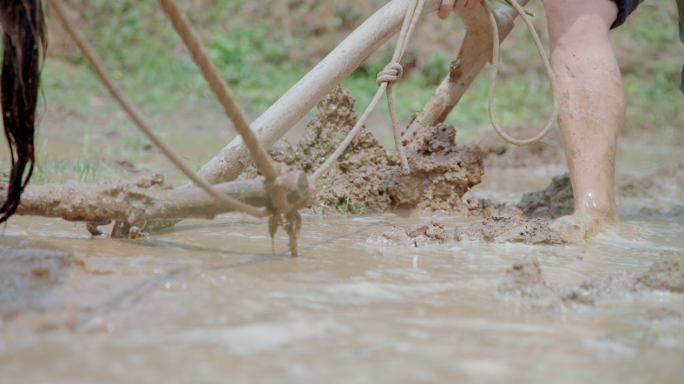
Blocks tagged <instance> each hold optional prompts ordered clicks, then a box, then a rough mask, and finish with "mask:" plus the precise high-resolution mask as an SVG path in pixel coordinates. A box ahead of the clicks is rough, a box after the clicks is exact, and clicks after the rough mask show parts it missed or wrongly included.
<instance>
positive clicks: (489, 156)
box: [473, 124, 564, 168]
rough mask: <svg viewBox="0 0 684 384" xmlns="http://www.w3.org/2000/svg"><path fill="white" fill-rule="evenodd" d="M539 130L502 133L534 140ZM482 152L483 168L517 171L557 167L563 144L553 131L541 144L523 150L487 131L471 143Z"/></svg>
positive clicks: (526, 127) (523, 128)
mask: <svg viewBox="0 0 684 384" xmlns="http://www.w3.org/2000/svg"><path fill="white" fill-rule="evenodd" d="M542 129H543V127H542V126H535V125H530V124H527V125H518V126H514V127H510V128H507V129H506V133H508V134H509V135H511V136H512V137H515V138H520V139H523V138H528V137H533V136H536V135H537V134H538V133H539V132H540V131H541V130H542ZM473 143H475V144H477V145H478V146H479V147H480V148H481V149H482V154H483V156H484V164H485V167H487V168H521V167H532V166H539V165H546V164H561V163H562V162H563V159H564V155H563V154H562V146H563V141H562V139H561V136H560V133H559V132H558V130H556V129H553V130H551V131H550V132H549V134H548V135H546V137H545V138H544V140H543V141H541V142H539V143H536V144H533V145H528V146H524V147H517V146H515V145H513V144H509V143H508V142H506V141H505V140H504V139H502V138H501V136H499V134H498V133H496V131H495V130H493V129H490V130H488V131H486V132H484V133H482V134H480V135H479V136H478V137H476V138H475V140H473Z"/></svg>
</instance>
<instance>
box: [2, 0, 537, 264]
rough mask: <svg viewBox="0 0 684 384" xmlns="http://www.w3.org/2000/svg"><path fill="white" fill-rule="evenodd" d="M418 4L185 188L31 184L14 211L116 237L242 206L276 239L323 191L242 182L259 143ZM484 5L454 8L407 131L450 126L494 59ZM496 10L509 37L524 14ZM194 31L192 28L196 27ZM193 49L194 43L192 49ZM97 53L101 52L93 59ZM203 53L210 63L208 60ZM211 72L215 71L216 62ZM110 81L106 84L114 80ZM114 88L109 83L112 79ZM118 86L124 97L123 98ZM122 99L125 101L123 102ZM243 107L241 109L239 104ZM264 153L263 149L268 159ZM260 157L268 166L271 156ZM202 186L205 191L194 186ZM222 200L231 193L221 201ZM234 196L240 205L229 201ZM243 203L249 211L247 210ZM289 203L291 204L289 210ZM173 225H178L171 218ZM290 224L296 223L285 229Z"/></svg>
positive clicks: (434, 4) (380, 21) (429, 3)
mask: <svg viewBox="0 0 684 384" xmlns="http://www.w3.org/2000/svg"><path fill="white" fill-rule="evenodd" d="M415 1H416V0H393V1H391V2H390V3H388V4H387V5H385V6H384V7H383V8H381V9H380V10H379V11H377V12H376V13H375V14H374V15H373V16H371V17H370V18H369V19H368V20H366V21H365V22H364V23H363V24H362V25H361V26H360V27H359V28H357V29H356V30H355V31H354V32H353V33H351V34H350V35H349V36H348V37H347V38H346V39H345V40H344V41H343V42H342V43H341V44H340V45H338V46H337V48H336V49H335V50H333V51H332V52H331V53H330V54H329V55H328V56H327V57H326V58H325V59H324V60H322V61H321V62H320V63H318V65H316V66H315V67H314V68H313V69H312V70H311V71H310V72H309V73H308V74H307V75H306V76H305V77H304V78H302V79H301V80H300V81H299V82H298V83H297V84H296V85H295V86H293V87H292V88H291V89H290V90H289V91H288V92H287V93H285V94H284V95H283V96H282V97H281V98H280V99H279V100H278V101H276V102H275V103H274V104H273V105H272V106H271V107H270V108H268V110H266V111H265V112H264V113H263V114H262V115H261V116H260V117H259V118H257V119H256V120H255V121H254V122H253V123H252V124H251V130H250V129H249V128H250V125H247V131H241V130H240V129H238V131H239V132H240V134H241V135H240V136H239V137H238V138H236V139H234V140H233V141H231V142H230V143H229V144H228V145H227V146H226V147H225V148H224V149H223V150H221V151H220V152H219V153H218V154H217V155H216V156H215V157H214V158H213V159H212V160H211V161H209V162H208V163H207V164H206V165H204V166H203V167H202V168H201V169H200V171H199V172H198V173H197V175H196V176H195V175H194V174H193V175H188V176H189V177H190V178H191V181H189V182H188V183H186V184H185V185H183V186H181V187H180V188H178V189H177V190H170V189H169V187H168V185H166V184H164V183H163V180H158V179H155V177H147V178H145V177H143V178H141V179H138V180H129V181H118V182H103V183H98V184H85V183H74V182H70V183H67V184H65V185H42V186H28V187H27V188H26V189H25V191H24V195H23V197H22V201H21V205H20V207H19V208H18V210H17V212H16V213H17V214H19V215H37V216H47V217H61V218H63V219H65V220H72V221H83V222H86V223H88V229H89V230H90V231H91V233H93V234H98V231H97V228H96V227H97V226H98V225H103V224H106V223H109V222H111V221H114V220H117V221H119V222H120V223H117V225H115V228H114V231H113V233H112V236H113V237H117V236H121V234H122V232H121V231H119V229H118V228H121V227H122V226H124V224H125V226H127V227H128V228H131V227H133V228H138V229H140V228H142V227H144V226H145V225H146V224H149V223H150V222H152V221H155V220H157V221H158V220H166V221H167V222H168V221H169V220H176V221H177V220H180V219H185V218H213V217H214V216H215V215H216V214H219V213H224V212H231V211H236V210H237V211H243V212H247V213H251V214H253V215H256V216H266V215H271V220H270V222H269V228H270V230H271V235H272V236H273V233H274V232H275V230H274V228H273V225H274V222H277V221H278V220H277V219H274V217H275V215H278V216H279V215H280V214H284V215H285V214H288V215H293V212H294V215H295V216H297V217H298V213H297V209H299V208H302V207H304V206H306V203H307V201H308V200H309V198H310V197H311V196H312V195H313V194H315V185H314V184H315V182H314V181H313V180H310V179H307V176H306V175H305V174H304V172H301V171H289V172H286V171H282V170H277V171H273V170H272V171H271V172H270V173H269V172H263V171H262V173H263V174H264V175H266V177H263V178H259V179H254V180H248V181H235V180H236V179H237V177H238V176H239V175H240V174H241V173H242V172H243V171H244V170H245V168H246V167H247V166H249V165H250V164H253V163H254V156H255V149H254V145H255V143H257V142H258V144H257V146H258V145H259V144H260V147H261V149H263V148H270V147H271V146H272V145H273V144H274V143H275V142H276V141H277V140H278V139H280V138H281V137H282V136H283V135H284V134H285V133H286V132H287V131H288V130H290V129H291V128H292V127H293V126H294V125H295V124H296V123H297V122H298V121H299V120H300V119H301V118H303V117H304V116H305V115H306V114H307V113H308V112H309V111H310V110H311V109H312V108H313V107H315V106H316V105H317V103H318V102H319V101H321V100H322V99H323V98H324V97H325V96H326V95H327V94H328V93H330V91H332V90H333V88H334V87H336V86H337V85H339V84H340V82H341V81H342V80H344V79H345V78H346V77H347V76H348V75H349V74H351V73H352V72H353V71H354V70H355V69H356V68H357V67H358V66H359V65H360V64H361V63H362V62H363V61H364V60H366V59H367V58H368V57H369V56H370V55H371V54H372V53H373V52H375V51H376V50H377V49H378V48H380V47H381V46H382V45H383V44H384V43H385V42H387V41H388V40H389V39H390V38H391V37H392V36H394V35H395V34H396V33H397V32H398V31H399V30H400V29H401V28H402V24H405V23H406V21H405V15H406V14H407V12H411V9H412V8H411V7H412V6H413V7H415V4H414V2H415ZM527 2H528V0H518V3H519V4H520V5H525V4H526V3H527ZM160 3H162V7H164V8H165V11H167V14H169V11H168V9H167V7H169V6H172V7H173V6H175V7H177V6H176V5H175V2H173V1H171V0H160ZM440 3H441V0H424V7H423V8H422V12H421V14H420V15H418V16H421V17H422V18H425V16H426V15H428V14H430V13H433V12H435V11H437V10H438V9H439V6H440ZM49 4H50V5H51V6H53V8H56V10H57V12H56V13H57V15H58V16H59V17H60V18H61V19H62V21H63V24H65V25H67V26H68V25H69V24H73V22H72V21H70V20H69V19H68V18H67V17H66V16H65V12H64V11H63V9H61V7H62V4H61V0H49ZM413 9H415V8H413ZM485 9H486V8H484V7H477V8H476V9H475V10H474V11H466V10H458V11H454V12H455V13H456V15H457V16H458V17H459V18H460V19H461V20H462V21H463V23H464V24H465V26H466V28H467V32H466V35H465V38H464V40H463V43H462V45H461V48H460V51H459V53H458V56H457V57H456V59H455V60H454V61H452V62H451V66H450V71H449V73H448V74H447V76H446V77H445V79H444V80H443V81H442V83H441V84H440V85H439V87H438V88H437V90H436V91H435V92H434V93H433V96H432V97H431V98H430V99H429V100H428V102H427V103H426V105H425V107H424V108H423V109H422V110H421V111H420V112H419V113H418V114H417V115H416V117H415V118H414V119H413V120H412V121H411V123H410V125H409V127H408V130H407V131H406V132H405V134H406V133H411V132H413V131H415V130H416V129H417V128H418V127H420V126H426V125H434V124H438V123H442V122H444V120H445V119H446V117H447V115H448V114H449V112H450V111H451V110H452V109H453V108H454V106H455V105H456V104H457V103H458V101H459V100H460V98H461V97H462V95H463V94H464V92H465V91H466V90H467V89H468V87H469V86H470V84H471V83H472V82H473V80H474V79H475V77H476V76H477V74H478V73H479V72H480V71H481V70H482V68H483V67H484V66H485V64H486V63H487V62H489V61H490V60H491V58H492V48H493V42H492V41H493V39H492V30H491V21H492V19H491V18H490V15H489V14H488V12H487V11H486V10H485ZM490 10H491V8H490ZM492 15H493V19H494V20H495V21H496V25H497V27H498V31H499V36H500V41H502V40H503V39H505V37H506V36H507V35H508V34H509V33H510V31H511V30H512V29H513V25H514V20H515V18H516V17H517V16H518V12H517V11H516V10H515V9H512V8H508V7H500V8H499V9H498V10H496V11H494V12H493V14H492ZM169 16H170V17H171V19H172V21H173V23H174V26H175V27H176V28H177V30H179V33H181V32H182V31H181V30H182V28H186V29H187V28H190V26H189V23H187V19H186V21H185V22H186V25H180V27H179V25H177V23H178V22H181V24H182V22H183V20H180V21H179V19H178V18H179V17H180V18H181V19H182V18H183V17H184V16H183V15H180V16H179V15H176V16H177V18H176V19H175V20H174V17H173V16H172V15H171V14H169ZM67 30H68V32H69V33H70V34H71V36H72V38H74V39H75V40H76V42H77V46H78V47H79V49H80V50H81V53H82V54H83V55H84V56H85V57H86V58H88V59H89V60H90V61H91V64H93V65H94V66H95V69H96V71H97V72H98V73H99V72H105V73H106V71H104V70H103V69H102V68H98V63H97V56H96V54H94V52H93V51H92V48H89V45H88V44H87V41H85V40H84V39H83V36H80V35H79V33H78V31H74V30H73V29H72V28H70V27H67ZM186 32H187V31H186ZM190 33H194V32H192V30H191V28H190ZM181 35H182V37H183V38H184V41H185V42H186V45H188V44H191V43H192V41H191V42H190V43H188V41H187V40H186V37H187V36H183V34H182V33H181ZM190 37H192V36H190ZM195 37H196V36H195ZM79 39H80V40H79ZM195 43H196V41H195ZM188 47H189V48H191V46H190V45H188ZM195 48H197V47H195ZM200 48H201V46H200V47H199V48H198V49H199V51H197V52H195V51H193V50H192V49H190V50H191V54H192V55H193V58H194V59H195V61H196V62H198V64H201V63H202V62H201V60H203V58H202V57H201V54H202V52H200V51H201V49H200ZM92 56H95V58H94V60H93V58H92ZM207 57H208V56H207ZM204 59H205V60H206V57H205V58H204ZM198 60H199V61H198ZM203 64H204V66H206V67H207V69H206V70H205V68H204V67H203V66H202V65H198V66H200V68H202V69H203V70H205V77H206V78H207V79H208V81H209V82H210V85H211V86H212V89H213V90H214V92H215V94H217V96H218V98H219V101H220V102H221V103H222V105H224V107H225V108H226V112H227V114H228V115H229V116H230V117H231V119H232V120H233V121H234V122H236V118H237V119H238V123H237V124H236V126H239V125H240V124H239V119H240V116H237V117H236V116H234V114H235V113H236V112H235V111H231V110H229V109H230V108H229V106H227V104H226V102H225V100H223V99H225V98H226V97H228V96H230V97H232V95H231V94H230V91H229V90H227V86H226V87H225V89H224V90H223V91H222V90H221V89H219V88H217V87H219V86H220V85H221V84H218V85H217V84H215V83H212V80H211V79H210V78H211V75H212V73H210V72H211V70H212V69H211V68H208V67H211V66H213V64H211V63H206V62H204V63H203ZM213 70H214V71H215V68H214V69H213ZM207 71H209V72H207ZM214 75H216V73H214ZM110 80H111V79H110ZM103 81H105V83H107V79H106V76H105V78H103ZM215 81H219V80H215ZM221 81H222V80H221ZM112 83H113V82H112ZM107 85H108V86H109V84H107ZM110 91H111V92H112V94H113V95H114V96H115V98H117V100H119V101H120V102H121V103H122V106H123V107H124V109H125V110H126V111H127V112H128V113H129V116H130V117H131V118H132V119H133V120H134V121H135V122H136V123H137V124H138V125H139V126H141V125H142V126H141V129H143V128H147V127H146V126H145V127H143V126H144V125H145V124H144V121H143V120H142V118H141V117H140V115H139V114H138V113H137V112H136V111H135V108H134V107H133V106H132V105H126V100H125V97H123V96H122V95H123V93H122V92H121V91H120V90H118V89H112V88H111V87H110ZM117 92H119V93H121V94H120V95H118V94H117ZM221 92H228V95H227V96H226V95H225V94H221ZM222 97H223V99H222ZM122 98H124V100H123V101H122V100H121V99H122ZM233 107H235V105H233ZM237 113H238V114H239V110H238V111H237ZM238 128H239V127H238ZM147 129H149V128H147ZM143 130H144V129H143ZM152 135H153V134H152ZM152 137H154V135H153V136H152ZM152 137H151V138H152ZM248 140H251V141H252V143H251V144H250V145H248V144H246V141H248ZM153 141H154V140H153ZM155 144H156V142H155ZM160 145H163V143H161V144H160ZM162 150H164V148H162ZM169 150H170V149H169ZM171 152H172V151H171ZM165 153H166V152H165ZM263 153H264V152H262V153H261V154H262V155H263ZM171 155H173V153H171ZM170 158H171V156H170ZM171 160H173V159H171ZM261 160H262V162H263V161H267V160H264V159H261ZM268 161H270V159H268ZM174 163H175V161H174ZM258 163H259V159H257V165H259V164H258ZM270 166H272V165H270ZM179 168H180V165H179ZM181 170H183V168H181ZM260 170H261V168H260ZM274 172H275V174H274ZM186 174H187V172H186ZM198 179H199V180H198ZM201 183H202V184H201ZM204 183H206V184H211V185H213V187H208V186H207V185H204V186H203V184H204ZM194 185H199V186H200V187H199V188H198V187H194ZM1 189H2V188H1V186H0V190H1ZM276 192H277V193H276ZM217 195H221V196H217ZM219 197H227V198H226V199H221V198H219ZM278 199H280V201H278ZM223 200H229V201H223ZM231 201H232V203H231V204H233V205H231V204H228V203H229V202H231ZM245 206H246V207H248V208H244V207H245ZM236 207H237V208H236ZM240 207H243V208H240ZM284 207H288V208H289V210H288V209H286V208H284ZM250 210H251V211H250ZM297 217H292V216H291V217H289V218H288V219H287V220H289V221H296V220H297ZM173 222H174V221H171V223H173ZM281 222H282V221H281ZM300 226H301V224H300ZM293 227H295V225H292V224H290V227H289V228H293ZM286 229H288V227H287V225H286ZM135 233H136V231H126V232H124V233H123V235H128V234H133V235H134V234H135ZM288 234H290V237H291V250H292V251H293V254H296V243H294V247H293V246H292V239H293V237H296V230H294V229H292V230H290V229H288Z"/></svg>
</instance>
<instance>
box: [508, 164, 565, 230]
mask: <svg viewBox="0 0 684 384" xmlns="http://www.w3.org/2000/svg"><path fill="white" fill-rule="evenodd" d="M517 207H518V208H520V210H521V211H522V213H523V215H524V216H525V217H526V218H528V219H534V218H538V217H539V218H542V219H545V220H554V219H557V218H559V217H561V216H566V215H571V214H572V212H573V210H574V208H575V198H574V197H573V194H572V183H571V182H570V174H569V173H565V174H564V175H560V176H555V177H554V178H553V179H552V180H551V184H549V186H548V187H546V188H545V189H544V190H541V191H539V192H531V193H526V194H524V195H523V196H522V198H521V199H520V203H518V204H517Z"/></svg>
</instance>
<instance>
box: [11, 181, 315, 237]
mask: <svg viewBox="0 0 684 384" xmlns="http://www.w3.org/2000/svg"><path fill="white" fill-rule="evenodd" d="M278 182H279V185H281V186H282V188H283V190H284V191H285V195H286V197H287V200H288V202H289V203H290V204H292V205H294V206H301V205H302V204H304V203H305V202H306V201H307V199H308V198H309V195H310V191H309V182H308V179H307V176H306V173H304V172H303V171H290V172H288V173H285V174H283V175H282V176H281V177H280V178H279V180H278ZM3 187H4V185H0V193H2V194H3V195H4V194H5V193H6V191H4V190H3ZM170 188H171V187H170V185H169V184H166V183H165V182H164V178H163V177H162V176H161V175H158V174H157V175H148V176H142V177H140V178H137V179H132V180H113V181H103V182H100V183H97V184H92V183H80V182H74V181H70V182H67V183H65V184H45V185H30V186H28V187H27V188H26V189H25V190H24V193H23V194H22V196H21V204H20V205H19V208H18V209H17V214H18V215H24V216H44V217H59V218H62V219H65V220H69V221H84V222H87V223H93V224H97V225H104V224H107V223H109V222H111V221H116V220H118V221H126V222H128V223H129V224H131V225H137V226H140V227H142V226H143V225H144V224H145V223H149V222H151V221H153V220H174V219H175V220H178V219H189V218H201V219H213V218H214V216H216V215H218V214H221V213H226V212H232V211H233V210H232V209H231V208H229V207H228V206H226V205H225V204H222V203H221V202H220V201H217V200H216V199H214V198H213V197H212V196H210V195H209V194H208V193H206V192H205V191H204V190H202V189H201V188H187V189H176V190H172V189H170ZM214 188H215V189H216V191H218V192H219V193H223V194H225V195H227V196H230V197H233V198H235V199H237V200H238V201H241V202H243V203H245V204H249V205H251V206H254V207H264V208H267V209H268V210H269V211H272V212H275V207H274V204H273V201H272V200H271V196H270V192H269V190H268V182H265V179H264V178H263V177H259V178H256V179H251V180H241V181H233V182H229V183H221V184H216V185H214Z"/></svg>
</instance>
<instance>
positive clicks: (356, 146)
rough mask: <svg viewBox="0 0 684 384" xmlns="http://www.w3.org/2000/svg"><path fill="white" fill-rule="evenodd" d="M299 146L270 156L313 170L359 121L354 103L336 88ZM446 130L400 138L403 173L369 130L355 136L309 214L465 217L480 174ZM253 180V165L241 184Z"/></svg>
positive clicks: (473, 152) (472, 152)
mask: <svg viewBox="0 0 684 384" xmlns="http://www.w3.org/2000/svg"><path fill="white" fill-rule="evenodd" d="M318 109H319V112H318V114H317V115H316V116H315V117H314V118H312V120H311V121H310V122H309V123H308V124H307V126H306V130H305V133H304V136H303V137H302V139H301V140H300V141H299V142H298V143H297V144H292V143H289V142H288V141H286V140H280V141H278V142H277V143H276V145H274V146H273V147H272V148H271V149H270V151H269V154H270V155H271V157H272V158H273V159H274V160H275V161H277V162H279V163H283V164H285V165H288V166H294V167H297V168H300V169H303V170H305V171H306V172H307V173H313V172H314V171H315V170H316V169H317V168H318V167H320V165H321V164H323V162H324V161H325V159H326V158H327V157H328V156H329V155H330V154H332V152H333V151H334V150H335V149H336V148H337V146H338V145H339V143H341V142H342V140H343V139H344V137H346V135H347V133H348V132H349V131H350V130H351V129H352V128H353V126H354V124H355V123H356V120H357V115H356V112H355V111H354V99H353V98H352V97H351V96H350V95H349V92H348V91H347V90H346V89H344V88H342V87H338V88H336V89H335V90H333V91H332V92H331V93H330V94H329V95H328V96H327V97H326V98H325V99H324V100H323V101H322V102H321V103H320V104H319V106H318ZM455 137H456V131H455V129H454V128H453V127H452V126H447V125H437V126H432V127H423V128H421V129H420V130H419V131H417V132H415V133H414V134H412V136H411V137H408V138H404V142H405V148H406V155H407V158H408V162H409V166H410V168H411V172H410V173H409V174H408V175H404V174H403V172H402V170H401V167H400V164H399V159H398V156H397V154H396V152H395V151H394V150H393V149H385V148H383V147H382V146H381V145H380V144H379V143H378V141H377V140H376V139H375V138H374V137H373V135H372V134H371V133H369V132H365V131H363V130H362V131H361V132H359V134H358V136H357V137H356V138H354V140H353V141H352V143H351V144H350V145H349V147H348V148H347V150H346V151H345V152H344V154H343V155H342V156H341V157H340V159H339V161H338V162H337V164H335V165H334V166H333V169H332V170H331V171H330V172H328V174H326V175H324V176H323V177H322V178H321V180H319V182H318V190H317V195H316V201H315V203H314V204H313V205H312V206H310V207H309V209H310V210H311V212H314V213H337V212H339V213H347V212H349V213H380V212H392V211H397V210H404V211H412V212H416V213H418V214H420V213H434V212H452V213H455V214H461V215H467V214H468V208H467V206H466V205H465V204H464V203H463V202H462V197H463V195H464V194H465V193H466V192H467V191H468V190H469V189H470V188H472V187H473V186H475V185H477V184H478V183H480V181H481V177H482V175H483V173H484V166H483V164H482V155H481V152H480V150H479V148H478V147H475V146H466V147H459V146H457V145H456V143H455ZM257 175H258V172H257V171H256V169H254V167H251V168H249V169H247V170H246V171H245V173H244V174H243V175H242V176H241V179H245V178H252V177H255V176H257Z"/></svg>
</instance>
